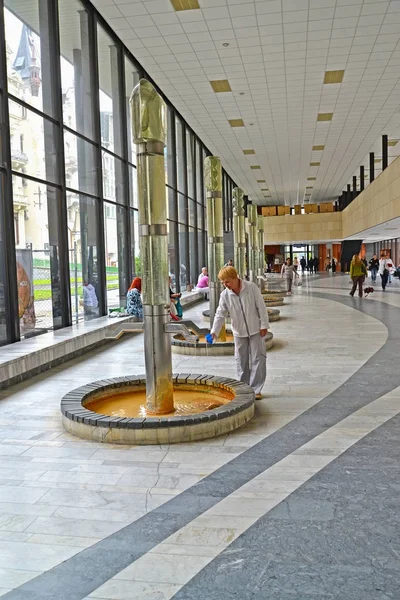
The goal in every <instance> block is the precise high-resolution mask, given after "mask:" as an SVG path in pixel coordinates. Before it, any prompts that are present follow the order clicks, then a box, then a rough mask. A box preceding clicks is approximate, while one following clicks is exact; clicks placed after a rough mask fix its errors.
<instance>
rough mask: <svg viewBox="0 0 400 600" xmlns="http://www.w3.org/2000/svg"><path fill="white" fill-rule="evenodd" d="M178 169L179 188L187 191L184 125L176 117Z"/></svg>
mask: <svg viewBox="0 0 400 600" xmlns="http://www.w3.org/2000/svg"><path fill="white" fill-rule="evenodd" d="M175 125H176V169H177V182H178V190H179V191H180V192H183V193H185V192H186V173H185V168H186V167H185V161H184V150H183V131H184V130H183V125H182V121H181V120H180V119H178V118H177V119H176V121H175Z"/></svg>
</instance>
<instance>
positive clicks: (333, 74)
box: [324, 71, 344, 83]
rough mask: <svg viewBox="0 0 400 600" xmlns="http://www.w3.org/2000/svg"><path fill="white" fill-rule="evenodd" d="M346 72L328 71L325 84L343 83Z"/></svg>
mask: <svg viewBox="0 0 400 600" xmlns="http://www.w3.org/2000/svg"><path fill="white" fill-rule="evenodd" d="M343 75H344V71H326V72H325V77H324V83H342V81H343Z"/></svg>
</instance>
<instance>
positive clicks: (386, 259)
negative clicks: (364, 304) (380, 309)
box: [350, 251, 396, 298]
mask: <svg viewBox="0 0 400 600" xmlns="http://www.w3.org/2000/svg"><path fill="white" fill-rule="evenodd" d="M368 270H369V271H370V273H371V280H372V283H376V280H377V276H378V275H379V277H380V280H381V285H382V291H385V290H386V286H387V284H388V283H391V282H392V275H393V273H394V272H395V270H396V269H395V267H394V264H393V261H392V259H391V258H390V256H388V255H387V253H386V252H384V251H382V252H381V255H380V258H378V257H377V255H376V254H374V255H373V257H372V258H371V260H370V261H369V262H368V261H367V259H366V258H363V259H362V258H360V256H359V254H355V255H354V256H353V259H352V261H351V263H350V278H351V280H352V284H353V285H352V288H351V291H350V296H354V294H355V292H356V289H357V287H358V295H359V297H360V298H362V297H363V288H362V286H363V283H364V281H365V278H366V277H368Z"/></svg>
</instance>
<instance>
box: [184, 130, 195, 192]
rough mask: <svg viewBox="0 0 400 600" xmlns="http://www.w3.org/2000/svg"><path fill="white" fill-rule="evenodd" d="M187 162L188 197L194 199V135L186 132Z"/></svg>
mask: <svg viewBox="0 0 400 600" xmlns="http://www.w3.org/2000/svg"><path fill="white" fill-rule="evenodd" d="M186 160H187V187H188V196H189V198H194V193H195V190H194V135H193V133H191V132H190V131H186Z"/></svg>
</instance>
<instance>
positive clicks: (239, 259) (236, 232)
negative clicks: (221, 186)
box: [232, 187, 246, 278]
mask: <svg viewBox="0 0 400 600" xmlns="http://www.w3.org/2000/svg"><path fill="white" fill-rule="evenodd" d="M232 204H233V243H234V263H235V268H236V271H237V272H238V274H239V277H242V278H243V277H244V276H245V275H246V221H245V216H244V198H243V190H242V189H241V188H239V187H235V188H233V202H232Z"/></svg>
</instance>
